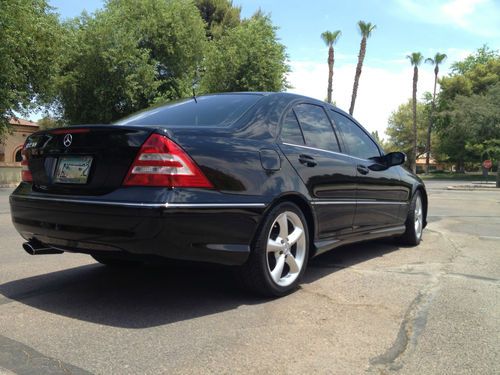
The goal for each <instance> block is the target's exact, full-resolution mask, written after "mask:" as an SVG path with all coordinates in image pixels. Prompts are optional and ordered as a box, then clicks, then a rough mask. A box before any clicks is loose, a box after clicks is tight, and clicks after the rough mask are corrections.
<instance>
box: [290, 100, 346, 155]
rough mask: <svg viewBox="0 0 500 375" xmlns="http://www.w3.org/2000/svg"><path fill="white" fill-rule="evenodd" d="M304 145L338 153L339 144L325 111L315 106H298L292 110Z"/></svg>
mask: <svg viewBox="0 0 500 375" xmlns="http://www.w3.org/2000/svg"><path fill="white" fill-rule="evenodd" d="M294 111H295V114H296V115H297V118H298V119H299V122H300V126H301V127H302V132H303V133H304V139H305V141H306V145H307V146H310V147H315V148H320V149H323V150H328V151H336V152H339V151H340V149H339V144H338V142H337V138H336V136H335V133H334V132H333V128H332V124H331V123H330V120H329V119H328V117H327V116H326V113H325V110H324V109H323V108H321V107H320V106H317V105H312V104H299V105H297V106H295V108H294Z"/></svg>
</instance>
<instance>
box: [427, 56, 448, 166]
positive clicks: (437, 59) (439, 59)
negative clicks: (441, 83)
mask: <svg viewBox="0 0 500 375" xmlns="http://www.w3.org/2000/svg"><path fill="white" fill-rule="evenodd" d="M446 57H447V56H446V54H444V53H439V52H438V53H436V54H435V55H434V58H431V57H429V58H427V59H425V62H426V63H429V64H432V65H434V90H433V92H432V105H431V113H430V116H429V127H428V128H427V146H426V155H425V172H426V173H429V160H430V156H431V133H432V127H433V124H434V111H435V109H436V88H437V82H438V74H439V65H440V64H442V63H443V62H444V60H446Z"/></svg>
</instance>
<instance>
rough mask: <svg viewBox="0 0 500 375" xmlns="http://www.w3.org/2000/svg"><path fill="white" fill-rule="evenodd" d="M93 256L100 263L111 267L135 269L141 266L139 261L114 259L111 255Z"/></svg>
mask: <svg viewBox="0 0 500 375" xmlns="http://www.w3.org/2000/svg"><path fill="white" fill-rule="evenodd" d="M91 256H92V258H94V259H95V260H96V261H98V262H99V263H101V264H104V265H105V266H109V267H134V266H138V265H140V264H141V262H138V261H134V260H130V259H123V258H119V257H113V256H109V255H91Z"/></svg>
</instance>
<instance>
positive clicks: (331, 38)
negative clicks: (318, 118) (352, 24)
mask: <svg viewBox="0 0 500 375" xmlns="http://www.w3.org/2000/svg"><path fill="white" fill-rule="evenodd" d="M341 35H342V32H341V31H340V30H337V31H333V32H332V31H325V32H324V33H322V34H321V39H323V42H325V44H326V45H327V46H328V60H327V61H328V89H327V96H326V101H327V102H328V103H331V102H332V91H333V65H334V64H335V51H334V49H333V46H334V45H335V43H337V41H338V39H339V38H340V36H341Z"/></svg>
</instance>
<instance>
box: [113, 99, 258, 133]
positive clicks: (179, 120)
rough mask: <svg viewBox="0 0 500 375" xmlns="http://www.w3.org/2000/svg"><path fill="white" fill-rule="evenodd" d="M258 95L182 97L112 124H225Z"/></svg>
mask: <svg viewBox="0 0 500 375" xmlns="http://www.w3.org/2000/svg"><path fill="white" fill-rule="evenodd" d="M261 98H262V96H261V95H254V94H223V95H207V96H200V97H197V98H196V100H194V99H192V98H191V99H185V100H181V101H178V102H175V103H170V104H166V105H162V106H157V107H153V108H149V109H146V110H144V111H141V112H139V113H136V114H133V115H131V116H129V117H126V118H124V119H121V120H119V121H117V122H115V124H116V125H187V126H226V125H229V124H232V123H233V122H234V121H236V120H237V119H238V118H239V117H240V116H241V115H243V113H245V111H247V110H248V109H249V108H250V107H252V106H253V105H254V104H255V103H257V101H258V100H259V99H261Z"/></svg>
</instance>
